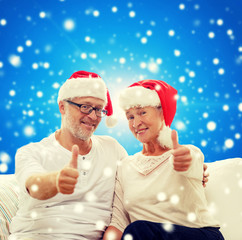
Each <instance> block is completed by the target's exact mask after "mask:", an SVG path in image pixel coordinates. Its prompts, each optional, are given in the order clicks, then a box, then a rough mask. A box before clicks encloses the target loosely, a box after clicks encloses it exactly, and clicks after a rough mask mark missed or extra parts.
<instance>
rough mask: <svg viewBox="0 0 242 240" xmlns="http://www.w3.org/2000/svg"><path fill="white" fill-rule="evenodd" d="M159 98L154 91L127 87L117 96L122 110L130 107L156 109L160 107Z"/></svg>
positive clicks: (139, 87)
mask: <svg viewBox="0 0 242 240" xmlns="http://www.w3.org/2000/svg"><path fill="white" fill-rule="evenodd" d="M160 105H161V102H160V98H159V96H158V94H157V92H156V91H155V90H150V89H148V88H144V87H141V86H134V87H129V88H126V89H125V90H123V91H122V92H121V94H120V96H119V106H120V107H121V108H122V109H123V110H127V109H129V108H132V107H137V106H139V107H147V106H152V107H157V106H160Z"/></svg>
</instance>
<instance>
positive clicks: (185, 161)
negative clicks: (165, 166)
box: [171, 130, 192, 172]
mask: <svg viewBox="0 0 242 240" xmlns="http://www.w3.org/2000/svg"><path fill="white" fill-rule="evenodd" d="M171 139H172V143H173V150H172V154H173V156H174V161H173V166H174V170H176V171H178V172H183V171H187V170H188V169H189V167H190V165H191V162H192V156H191V153H190V150H189V148H187V147H185V146H182V145H180V144H179V143H178V136H177V132H176V130H172V132H171Z"/></svg>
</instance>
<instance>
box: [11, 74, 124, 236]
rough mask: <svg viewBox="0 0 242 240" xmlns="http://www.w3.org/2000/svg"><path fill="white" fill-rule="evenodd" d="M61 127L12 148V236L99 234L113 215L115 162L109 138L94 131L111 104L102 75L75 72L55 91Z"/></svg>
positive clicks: (116, 151) (118, 152) (117, 154)
mask: <svg viewBox="0 0 242 240" xmlns="http://www.w3.org/2000/svg"><path fill="white" fill-rule="evenodd" d="M58 104H59V111H60V113H61V128H60V129H59V130H57V131H56V132H55V133H53V134H51V135H50V136H48V137H46V138H44V139H42V140H41V141H40V142H37V143H30V144H28V145H26V146H23V147H22V148H20V149H19V150H18V151H17V153H16V177H17V179H18V181H19V183H20V203H19V210H18V212H17V215H16V216H15V217H14V218H13V221H12V223H11V226H10V232H11V235H10V237H9V239H10V240H17V239H34V240H48V239H51V240H54V239H58V240H61V239H63V240H64V239H65V240H71V239H72V240H74V239H75V240H78V239H89V240H92V239H93V240H94V239H95V240H97V239H101V237H102V234H103V232H104V230H105V227H106V226H108V224H109V222H110V217H111V210H112V200H113V193H114V184H115V175H116V168H117V163H118V162H119V161H121V160H122V159H123V158H124V157H126V156H127V153H126V151H125V149H124V148H123V147H122V146H121V145H120V144H119V143H118V142H117V141H116V140H115V139H113V138H111V137H108V136H96V135H93V133H94V131H95V130H96V129H97V127H98V125H99V123H100V121H101V119H102V117H103V116H105V115H107V118H108V119H107V120H108V121H106V123H107V125H108V126H111V125H112V119H111V121H110V118H112V113H113V110H112V103H111V99H110V95H109V92H108V90H107V87H106V85H105V83H104V81H103V80H102V78H101V77H100V76H99V75H97V74H95V73H91V72H86V71H78V72H75V73H74V74H73V75H72V76H71V77H70V78H69V79H67V80H66V82H65V83H64V84H63V85H62V86H61V88H60V90H59V94H58Z"/></svg>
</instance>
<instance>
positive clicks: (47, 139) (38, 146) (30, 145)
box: [18, 134, 53, 152]
mask: <svg viewBox="0 0 242 240" xmlns="http://www.w3.org/2000/svg"><path fill="white" fill-rule="evenodd" d="M52 141H53V134H51V135H49V136H48V137H45V138H43V139H41V140H40V141H38V142H30V143H28V144H26V145H24V146H22V147H20V148H19V149H18V152H19V151H24V150H28V149H32V150H33V149H39V150H40V149H41V148H42V147H46V146H49V145H50V143H51V142H52Z"/></svg>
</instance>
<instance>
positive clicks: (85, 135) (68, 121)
mask: <svg viewBox="0 0 242 240" xmlns="http://www.w3.org/2000/svg"><path fill="white" fill-rule="evenodd" d="M62 126H63V128H65V129H68V130H69V131H70V132H71V134H72V135H73V136H74V137H75V138H78V139H80V140H83V141H86V140H88V139H89V138H90V137H91V136H92V132H91V133H90V132H87V131H84V130H83V129H82V128H81V127H80V126H79V125H77V124H76V122H75V121H74V119H73V118H72V117H71V116H70V114H69V111H68V110H67V112H66V115H65V116H64V117H63V122H62Z"/></svg>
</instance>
